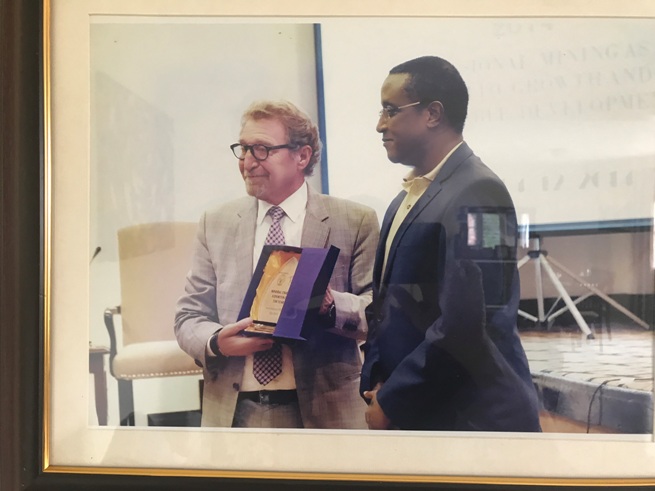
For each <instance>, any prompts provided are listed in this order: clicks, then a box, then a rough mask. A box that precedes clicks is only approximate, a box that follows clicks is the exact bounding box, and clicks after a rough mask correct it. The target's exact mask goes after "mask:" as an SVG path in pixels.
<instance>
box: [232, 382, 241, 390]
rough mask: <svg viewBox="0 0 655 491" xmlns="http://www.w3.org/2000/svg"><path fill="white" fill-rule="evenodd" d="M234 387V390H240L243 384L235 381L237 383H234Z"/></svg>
mask: <svg viewBox="0 0 655 491" xmlns="http://www.w3.org/2000/svg"><path fill="white" fill-rule="evenodd" d="M232 388H233V389H234V390H239V389H240V388H241V386H240V385H239V384H237V383H236V382H235V383H233V384H232Z"/></svg>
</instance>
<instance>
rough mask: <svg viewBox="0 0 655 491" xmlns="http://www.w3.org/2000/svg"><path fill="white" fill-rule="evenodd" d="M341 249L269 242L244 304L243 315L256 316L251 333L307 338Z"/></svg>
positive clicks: (295, 338)
mask: <svg viewBox="0 0 655 491" xmlns="http://www.w3.org/2000/svg"><path fill="white" fill-rule="evenodd" d="M338 257H339V249H338V248H337V247H334V246H330V247H329V248H327V249H322V248H313V247H304V248H300V247H291V246H281V245H276V246H274V245H266V246H264V248H263V249H262V253H261V255H260V256H259V261H258V262H257V267H256V268H255V273H254V274H253V276H252V279H251V280H250V286H249V287H248V291H247V292H246V297H245V298H244V300H243V304H242V305H241V311H240V312H239V319H243V318H245V317H252V319H253V321H254V326H251V327H248V328H246V329H245V330H244V331H243V333H244V334H245V335H248V336H273V337H274V338H279V339H280V340H281V341H283V340H285V339H287V340H301V341H304V340H305V339H306V338H307V336H308V335H309V332H310V330H311V329H312V326H316V325H317V323H318V315H319V310H320V308H321V303H322V302H323V297H324V296H325V292H326V290H327V287H328V284H329V282H330V278H331V277H332V271H333V270H334V266H335V265H336V263H337V258H338Z"/></svg>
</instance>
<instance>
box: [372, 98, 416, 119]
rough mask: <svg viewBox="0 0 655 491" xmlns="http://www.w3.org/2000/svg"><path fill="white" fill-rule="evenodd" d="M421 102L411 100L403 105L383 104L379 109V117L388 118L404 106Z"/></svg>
mask: <svg viewBox="0 0 655 491" xmlns="http://www.w3.org/2000/svg"><path fill="white" fill-rule="evenodd" d="M419 104H421V101H417V102H411V103H409V104H405V105H404V106H398V107H396V106H384V107H383V108H382V110H380V117H381V118H384V119H389V118H393V117H394V116H395V115H396V114H398V113H399V112H400V111H402V110H403V109H405V108H406V107H412V106H418V105H419Z"/></svg>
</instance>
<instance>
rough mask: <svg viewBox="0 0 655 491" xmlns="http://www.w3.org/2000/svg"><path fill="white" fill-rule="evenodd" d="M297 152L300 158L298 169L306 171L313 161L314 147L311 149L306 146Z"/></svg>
mask: <svg viewBox="0 0 655 491" xmlns="http://www.w3.org/2000/svg"><path fill="white" fill-rule="evenodd" d="M297 152H298V157H299V159H298V168H299V169H303V170H304V169H305V167H307V166H308V165H309V161H310V160H311V158H312V154H313V153H314V151H313V150H312V147H310V146H309V145H304V146H302V147H300V148H299V149H298V150H297Z"/></svg>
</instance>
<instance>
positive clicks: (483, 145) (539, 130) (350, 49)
mask: <svg viewBox="0 0 655 491" xmlns="http://www.w3.org/2000/svg"><path fill="white" fill-rule="evenodd" d="M653 32H655V19H645V18H643V19H599V18H582V19H575V18H561V19H557V18H492V17H486V18H484V17H481V18H456V17H451V18H448V17H441V18H430V17H421V18H364V19H362V18H337V19H329V20H326V21H325V22H322V24H321V33H322V40H323V64H324V70H325V74H326V75H325V103H326V124H327V135H328V139H329V140H328V141H329V150H330V165H329V178H330V192H331V193H333V194H337V195H339V196H344V197H353V198H357V199H362V200H366V201H368V202H370V203H371V204H372V205H374V206H376V208H377V209H378V211H381V209H383V207H384V206H385V205H383V203H388V202H389V200H390V199H391V198H392V197H393V196H394V195H395V193H396V192H397V189H398V184H397V183H398V181H399V179H400V176H402V175H403V173H405V172H407V169H404V168H402V166H393V165H392V164H390V163H389V162H388V161H387V159H386V155H385V152H384V149H383V147H382V142H381V139H380V135H378V134H377V133H376V132H375V126H376V123H377V120H378V111H379V110H380V87H381V85H382V82H383V80H384V78H385V77H386V75H387V74H388V72H389V70H390V69H391V68H392V67H394V66H395V65H397V64H399V63H401V62H404V61H407V60H409V59H413V58H416V57H419V56H423V55H436V56H441V57H443V58H445V59H447V60H449V61H451V62H452V63H453V64H454V65H455V66H456V67H457V68H458V70H459V71H460V73H461V74H462V77H463V78H464V80H465V82H466V83H467V86H468V88H469V94H470V103H469V116H468V119H467V123H466V127H465V130H464V137H465V139H466V141H467V142H468V143H469V145H470V146H471V148H472V149H473V151H474V152H475V153H476V154H477V155H479V156H480V157H481V158H482V160H483V161H484V162H485V163H486V164H487V165H489V166H490V167H491V168H492V169H493V170H494V171H495V172H496V173H497V174H498V175H499V176H500V177H501V178H502V179H503V180H504V181H505V183H506V184H507V186H508V188H509V190H510V193H511V194H512V196H513V198H514V201H515V204H516V207H517V210H518V212H519V214H520V215H525V216H526V217H528V218H529V221H530V223H531V224H540V225H544V224H553V223H569V222H595V221H598V220H603V221H604V220H624V219H647V218H650V217H652V210H653V201H654V199H655V186H654V185H653V183H654V182H655V138H653V135H654V134H655V92H653V86H654V84H655V42H653V35H652V33H653Z"/></svg>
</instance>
